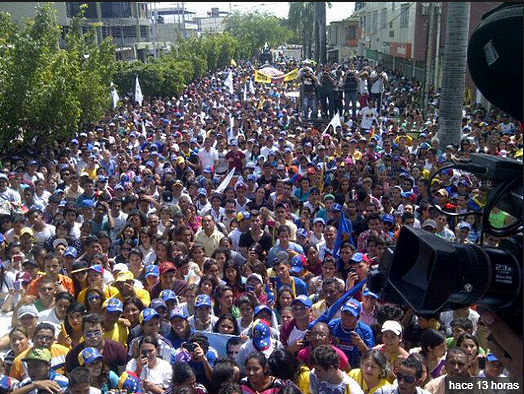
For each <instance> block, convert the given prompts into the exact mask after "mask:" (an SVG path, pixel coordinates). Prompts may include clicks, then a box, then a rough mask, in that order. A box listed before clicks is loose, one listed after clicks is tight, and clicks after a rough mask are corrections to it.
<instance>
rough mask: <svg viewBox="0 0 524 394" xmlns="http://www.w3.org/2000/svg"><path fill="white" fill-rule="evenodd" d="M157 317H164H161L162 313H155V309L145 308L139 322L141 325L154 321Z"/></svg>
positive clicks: (139, 316)
mask: <svg viewBox="0 0 524 394" xmlns="http://www.w3.org/2000/svg"><path fill="white" fill-rule="evenodd" d="M155 317H162V316H160V313H158V312H157V311H155V310H154V309H153V308H145V309H143V310H142V312H140V315H138V321H139V322H140V324H142V323H143V322H148V321H151V320H152V319H154V318H155Z"/></svg>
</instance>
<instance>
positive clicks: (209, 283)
mask: <svg viewBox="0 0 524 394" xmlns="http://www.w3.org/2000/svg"><path fill="white" fill-rule="evenodd" d="M219 283H220V282H219V281H218V280H217V278H216V277H214V276H212V275H203V276H202V278H200V282H199V283H198V294H207V295H208V296H210V297H212V296H213V294H214V293H215V289H216V288H217V287H218V285H219Z"/></svg>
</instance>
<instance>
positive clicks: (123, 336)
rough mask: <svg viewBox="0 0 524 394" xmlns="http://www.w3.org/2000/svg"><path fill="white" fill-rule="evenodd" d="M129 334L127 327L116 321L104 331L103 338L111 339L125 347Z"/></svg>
mask: <svg viewBox="0 0 524 394" xmlns="http://www.w3.org/2000/svg"><path fill="white" fill-rule="evenodd" d="M128 335H129V329H128V328H127V327H126V326H124V325H123V324H122V323H116V324H115V325H114V326H113V329H112V330H109V331H108V330H105V331H104V338H105V339H111V340H112V341H115V342H118V343H121V344H122V345H123V346H124V347H125V348H127V337H128Z"/></svg>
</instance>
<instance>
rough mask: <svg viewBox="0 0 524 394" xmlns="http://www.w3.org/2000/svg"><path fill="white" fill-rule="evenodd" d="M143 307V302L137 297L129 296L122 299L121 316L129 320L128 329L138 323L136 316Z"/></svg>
mask: <svg viewBox="0 0 524 394" xmlns="http://www.w3.org/2000/svg"><path fill="white" fill-rule="evenodd" d="M144 308H145V306H144V304H143V302H142V301H141V300H140V299H139V298H137V297H131V298H128V299H127V300H125V301H124V313H123V314H122V317H123V318H124V319H126V320H127V321H128V322H129V325H128V328H129V330H132V329H133V328H135V327H136V326H138V325H139V324H140V321H139V320H138V317H139V316H140V312H142V310H143V309H144ZM126 326H127V324H126Z"/></svg>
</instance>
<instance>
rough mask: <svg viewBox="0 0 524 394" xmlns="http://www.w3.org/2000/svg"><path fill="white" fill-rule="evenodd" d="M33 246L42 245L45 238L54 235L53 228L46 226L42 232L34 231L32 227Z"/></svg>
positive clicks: (49, 225) (50, 225)
mask: <svg viewBox="0 0 524 394" xmlns="http://www.w3.org/2000/svg"><path fill="white" fill-rule="evenodd" d="M33 231H34V237H35V244H40V245H43V244H44V242H45V241H46V239H47V238H49V237H52V236H53V235H55V226H53V225H52V224H46V225H45V227H44V228H43V229H42V231H36V229H35V228H34V227H33Z"/></svg>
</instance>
